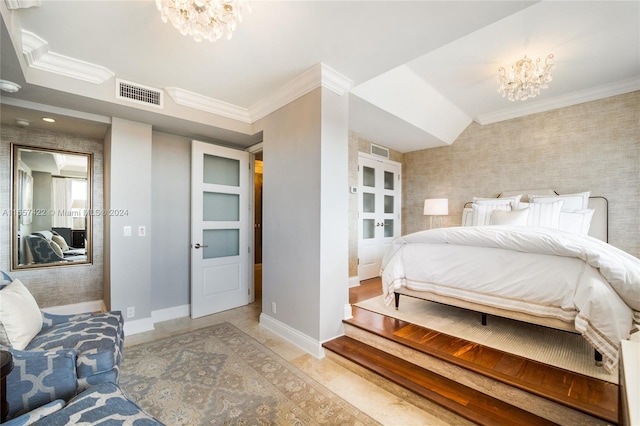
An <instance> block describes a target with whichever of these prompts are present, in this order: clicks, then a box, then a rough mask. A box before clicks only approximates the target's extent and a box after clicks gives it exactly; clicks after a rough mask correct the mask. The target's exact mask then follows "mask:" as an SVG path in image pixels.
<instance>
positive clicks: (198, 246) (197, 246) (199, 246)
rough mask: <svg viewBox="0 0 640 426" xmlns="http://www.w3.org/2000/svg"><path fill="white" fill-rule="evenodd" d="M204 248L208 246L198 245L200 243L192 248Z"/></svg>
mask: <svg viewBox="0 0 640 426" xmlns="http://www.w3.org/2000/svg"><path fill="white" fill-rule="evenodd" d="M205 247H209V246H208V245H200V243H196V245H195V246H193V248H197V249H199V248H205Z"/></svg>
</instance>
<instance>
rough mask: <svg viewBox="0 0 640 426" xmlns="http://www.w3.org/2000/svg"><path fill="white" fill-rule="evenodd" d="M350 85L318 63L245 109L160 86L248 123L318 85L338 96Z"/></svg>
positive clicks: (181, 99)
mask: <svg viewBox="0 0 640 426" xmlns="http://www.w3.org/2000/svg"><path fill="white" fill-rule="evenodd" d="M352 85H353V82H352V81H351V80H349V79H348V78H346V77H344V76H343V75H342V74H340V73H338V72H337V71H335V70H333V69H332V68H330V67H328V66H327V65H325V64H322V63H321V64H318V65H315V66H314V67H312V68H310V69H308V70H307V71H305V72H304V73H302V74H301V75H299V76H298V77H296V78H294V79H293V80H291V81H290V82H289V83H287V84H285V85H284V86H282V87H281V88H280V89H279V90H277V91H276V92H274V93H273V94H271V95H270V96H267V97H266V98H264V99H262V100H261V101H259V102H257V103H255V104H254V105H252V106H251V107H250V108H248V109H247V108H242V107H239V106H237V105H233V104H230V103H227V102H223V101H219V100H217V99H213V98H209V97H207V96H202V95H199V94H197V93H194V92H189V91H187V90H183V89H180V88H179V87H165V89H164V90H165V91H166V92H167V93H168V94H169V96H170V97H171V99H173V101H174V102H175V103H176V104H178V105H182V106H186V107H189V108H193V109H197V110H201V111H206V112H210V113H212V114H216V115H221V116H223V117H227V118H231V119H234V120H238V121H242V122H244V123H249V124H252V123H253V122H255V121H257V120H260V119H261V118H264V117H266V116H267V115H269V114H271V113H272V112H274V111H276V110H278V109H280V108H282V107H283V106H285V105H287V104H289V103H291V102H292V101H294V100H296V99H298V98H299V97H301V96H304V95H306V94H307V93H309V92H311V91H312V90H314V89H317V88H318V87H325V88H327V89H329V90H331V91H332V92H334V93H336V94H338V95H340V96H342V95H344V94H345V93H348V92H349V90H350V89H351V86H352Z"/></svg>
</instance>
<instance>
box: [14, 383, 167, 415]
mask: <svg viewBox="0 0 640 426" xmlns="http://www.w3.org/2000/svg"><path fill="white" fill-rule="evenodd" d="M71 424H86V425H93V424H101V425H135V426H163V424H162V423H161V422H160V421H158V420H157V419H156V418H154V417H153V416H151V415H149V414H148V413H146V412H145V411H144V410H143V409H142V408H140V406H139V405H137V404H136V403H135V402H133V401H131V399H129V397H128V396H127V394H126V393H125V392H124V391H123V390H122V389H120V387H119V386H118V385H116V384H113V383H110V382H104V383H100V384H98V385H96V386H91V387H90V388H89V389H86V390H85V391H83V392H82V393H80V394H79V395H78V396H76V397H75V398H73V399H72V400H71V401H69V402H68V403H66V404H65V402H64V401H63V400H60V399H59V400H56V401H52V402H50V403H49V404H46V405H43V406H41V407H39V408H37V409H35V410H32V411H30V412H28V413H25V414H23V415H22V416H20V417H16V418H13V419H11V420H9V421H8V422H7V423H5V424H4V425H5V426H27V425H34V426H40V425H41V426H51V425H56V426H57V425H71Z"/></svg>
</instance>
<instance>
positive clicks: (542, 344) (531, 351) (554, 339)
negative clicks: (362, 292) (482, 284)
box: [356, 296, 618, 384]
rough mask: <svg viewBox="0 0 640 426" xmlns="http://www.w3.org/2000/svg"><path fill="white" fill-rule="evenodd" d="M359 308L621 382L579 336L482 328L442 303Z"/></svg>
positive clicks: (404, 301) (491, 321) (491, 325)
mask: <svg viewBox="0 0 640 426" xmlns="http://www.w3.org/2000/svg"><path fill="white" fill-rule="evenodd" d="M356 306H358V307H360V308H363V309H367V310H369V311H373V312H377V313H381V314H384V315H387V316H390V317H393V318H398V319H401V320H404V321H408V322H410V323H412V324H417V325H420V326H423V327H426V328H430V329H432V330H436V331H439V332H441V333H446V334H448V335H450V336H455V337H459V338H462V339H466V340H469V341H471V342H477V343H480V344H482V345H485V346H489V347H492V348H495V349H499V350H502V351H505V352H509V353H512V354H516V355H519V356H522V357H525V358H529V359H534V360H536V361H540V362H543V363H546V364H550V365H554V366H556V367H560V368H564V369H566V370H569V371H574V372H577V373H581V374H585V375H587V376H591V377H595V378H597V379H601V380H605V381H608V382H612V383H616V384H617V383H618V373H617V371H615V372H614V373H612V374H609V373H607V372H606V371H605V369H604V368H603V367H598V366H596V364H595V361H594V359H593V348H592V347H591V346H590V345H589V344H588V343H587V341H586V340H585V339H584V338H582V336H580V335H579V334H573V333H569V332H565V331H560V330H554V329H551V328H548V327H542V326H538V325H533V324H526V323H523V322H519V321H513V320H510V319H506V318H500V317H496V316H489V318H488V325H487V326H482V325H481V323H480V314H478V313H476V312H472V311H469V310H466V309H460V308H456V307H453V306H447V305H442V304H439V303H434V302H428V301H426V300H419V299H415V298H413V297H404V296H403V297H401V298H400V309H398V310H396V309H395V306H394V304H393V303H392V304H391V305H390V306H386V305H385V304H384V301H383V298H382V296H380V297H374V298H372V299H368V300H363V301H361V302H358V303H356Z"/></svg>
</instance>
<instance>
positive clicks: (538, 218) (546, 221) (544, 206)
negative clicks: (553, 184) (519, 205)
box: [527, 200, 564, 229]
mask: <svg viewBox="0 0 640 426" xmlns="http://www.w3.org/2000/svg"><path fill="white" fill-rule="evenodd" d="M563 204H564V201H563V200H557V201H554V202H551V203H530V204H529V218H528V220H527V225H529V226H541V227H543V228H554V229H558V226H559V224H560V210H562V205H563Z"/></svg>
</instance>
